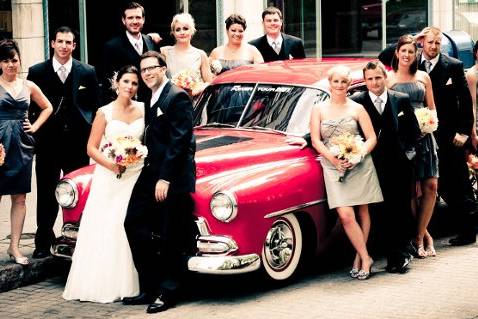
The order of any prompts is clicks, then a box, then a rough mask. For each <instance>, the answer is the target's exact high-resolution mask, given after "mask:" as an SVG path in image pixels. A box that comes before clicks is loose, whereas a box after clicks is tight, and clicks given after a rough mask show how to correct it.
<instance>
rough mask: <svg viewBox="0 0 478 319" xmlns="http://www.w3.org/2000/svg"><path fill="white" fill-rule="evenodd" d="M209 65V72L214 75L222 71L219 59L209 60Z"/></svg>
mask: <svg viewBox="0 0 478 319" xmlns="http://www.w3.org/2000/svg"><path fill="white" fill-rule="evenodd" d="M209 67H210V69H211V73H212V74H214V75H218V74H219V73H221V71H222V64H221V62H219V60H211V61H209Z"/></svg>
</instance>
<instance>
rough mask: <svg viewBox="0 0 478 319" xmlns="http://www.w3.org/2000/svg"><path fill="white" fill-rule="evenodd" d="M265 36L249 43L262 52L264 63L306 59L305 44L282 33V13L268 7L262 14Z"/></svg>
mask: <svg viewBox="0 0 478 319" xmlns="http://www.w3.org/2000/svg"><path fill="white" fill-rule="evenodd" d="M262 23H263V25H264V31H265V33H266V34H265V35H263V36H262V37H260V38H257V39H254V40H252V41H250V42H249V43H250V44H252V45H253V46H255V47H256V48H257V49H258V50H259V52H261V54H262V57H263V58H264V62H270V61H277V60H289V59H303V58H305V51H304V42H303V41H302V40H301V39H299V38H296V37H294V36H292V35H288V34H285V33H282V32H281V30H282V12H281V11H280V10H279V9H277V8H275V7H268V8H266V9H265V10H264V11H263V12H262Z"/></svg>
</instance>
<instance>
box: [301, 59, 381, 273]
mask: <svg viewBox="0 0 478 319" xmlns="http://www.w3.org/2000/svg"><path fill="white" fill-rule="evenodd" d="M350 82H351V78H350V70H349V69H348V68H346V67H344V66H336V67H334V68H332V69H331V70H330V71H329V84H330V95H331V96H330V100H327V101H325V102H322V103H319V104H317V105H316V106H314V108H313V110H312V114H311V120H310V135H311V138H312V145H313V146H314V148H315V149H316V150H317V152H319V153H320V154H321V155H322V159H321V164H322V167H323V173H324V180H325V188H326V190H327V201H328V204H329V208H336V210H337V213H338V215H339V218H340V221H341V222H342V225H343V227H344V230H345V233H346V234H347V236H348V238H349V240H350V242H351V243H352V245H353V246H354V248H355V250H356V251H357V254H356V257H355V260H354V263H353V266H352V270H351V271H350V275H351V276H352V277H353V278H357V279H362V280H363V279H368V278H369V277H370V273H371V270H372V264H373V260H372V258H371V257H370V255H369V254H368V251H367V239H368V234H369V232H370V215H369V211H368V204H369V203H376V202H381V201H383V197H382V191H381V189H380V185H379V182H378V178H377V173H376V172H375V167H374V165H373V162H372V157H371V155H370V152H371V151H372V150H373V148H374V147H375V145H376V144H377V137H376V136H375V132H374V129H373V127H372V122H371V120H370V117H369V116H368V114H367V111H365V109H364V108H363V106H362V105H360V104H358V103H355V102H354V101H352V100H350V99H349V98H347V89H348V87H349V85H350ZM359 128H360V129H361V130H362V132H363V133H364V135H365V143H364V145H363V148H362V150H361V153H362V154H361V155H362V161H361V162H359V163H358V164H352V163H350V162H348V161H347V160H344V159H338V158H337V157H336V156H335V154H334V153H333V152H331V151H330V147H331V145H330V144H331V143H330V140H331V138H333V137H335V136H340V135H343V134H347V133H348V134H351V135H353V136H358V135H359ZM344 174H345V175H344ZM341 176H344V179H343V181H340V180H341V179H340V177H341ZM355 207H357V208H358V215H359V222H360V225H359V223H357V220H356V219H355V211H354V208H355Z"/></svg>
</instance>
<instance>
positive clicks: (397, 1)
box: [386, 0, 428, 43]
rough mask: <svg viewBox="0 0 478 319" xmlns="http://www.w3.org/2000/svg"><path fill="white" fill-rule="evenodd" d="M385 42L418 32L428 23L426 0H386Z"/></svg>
mask: <svg viewBox="0 0 478 319" xmlns="http://www.w3.org/2000/svg"><path fill="white" fill-rule="evenodd" d="M386 10H387V11H386V12H387V43H395V42H397V40H398V38H399V37H400V36H402V35H404V34H414V33H418V32H420V31H421V30H422V29H423V28H424V27H426V26H427V25H428V15H427V10H428V0H390V1H387V7H386Z"/></svg>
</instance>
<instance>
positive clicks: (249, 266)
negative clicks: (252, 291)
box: [188, 254, 261, 275]
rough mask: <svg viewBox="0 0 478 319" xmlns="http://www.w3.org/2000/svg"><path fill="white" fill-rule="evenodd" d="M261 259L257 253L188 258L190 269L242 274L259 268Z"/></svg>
mask: <svg viewBox="0 0 478 319" xmlns="http://www.w3.org/2000/svg"><path fill="white" fill-rule="evenodd" d="M260 266H261V260H260V258H259V255H257V254H248V255H240V256H217V257H213V256H208V257H206V256H194V257H191V258H189V260H188V270H190V271H194V272H199V273H203V274H215V275H230V274H242V273H246V272H251V271H255V270H257V269H259V267H260Z"/></svg>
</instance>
